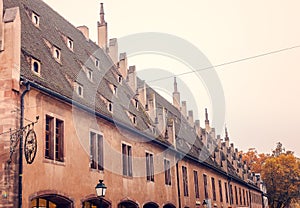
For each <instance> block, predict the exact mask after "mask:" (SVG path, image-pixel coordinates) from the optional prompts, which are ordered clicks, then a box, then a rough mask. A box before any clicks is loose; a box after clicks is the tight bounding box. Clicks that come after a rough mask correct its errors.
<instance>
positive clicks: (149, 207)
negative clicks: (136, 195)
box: [143, 202, 159, 208]
mask: <svg viewBox="0 0 300 208" xmlns="http://www.w3.org/2000/svg"><path fill="white" fill-rule="evenodd" d="M158 207H159V206H158V205H157V204H156V203H154V202H148V203H146V204H144V206H143V208H158Z"/></svg>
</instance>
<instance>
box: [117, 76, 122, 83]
mask: <svg viewBox="0 0 300 208" xmlns="http://www.w3.org/2000/svg"><path fill="white" fill-rule="evenodd" d="M118 82H119V83H121V82H122V76H121V75H119V76H118Z"/></svg>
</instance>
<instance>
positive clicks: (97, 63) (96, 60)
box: [95, 58, 100, 68]
mask: <svg viewBox="0 0 300 208" xmlns="http://www.w3.org/2000/svg"><path fill="white" fill-rule="evenodd" d="M99 65H100V61H99V60H98V59H97V58H95V66H96V67H97V68H99Z"/></svg>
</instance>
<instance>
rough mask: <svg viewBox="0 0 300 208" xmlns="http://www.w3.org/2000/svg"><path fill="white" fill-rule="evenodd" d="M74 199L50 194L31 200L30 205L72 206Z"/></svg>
mask: <svg viewBox="0 0 300 208" xmlns="http://www.w3.org/2000/svg"><path fill="white" fill-rule="evenodd" d="M72 205H73V202H72V200H70V199H68V198H66V197H64V196H60V195H57V194H48V195H43V196H39V197H37V198H34V199H32V200H31V203H30V207H31V208H36V207H44V208H72V207H73V206H72Z"/></svg>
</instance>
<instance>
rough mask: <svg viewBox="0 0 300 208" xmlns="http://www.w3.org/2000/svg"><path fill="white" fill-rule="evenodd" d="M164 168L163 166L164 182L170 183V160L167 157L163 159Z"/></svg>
mask: <svg viewBox="0 0 300 208" xmlns="http://www.w3.org/2000/svg"><path fill="white" fill-rule="evenodd" d="M164 168H165V184H166V185H169V186H170V185H171V166H170V161H169V160H167V159H164Z"/></svg>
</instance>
